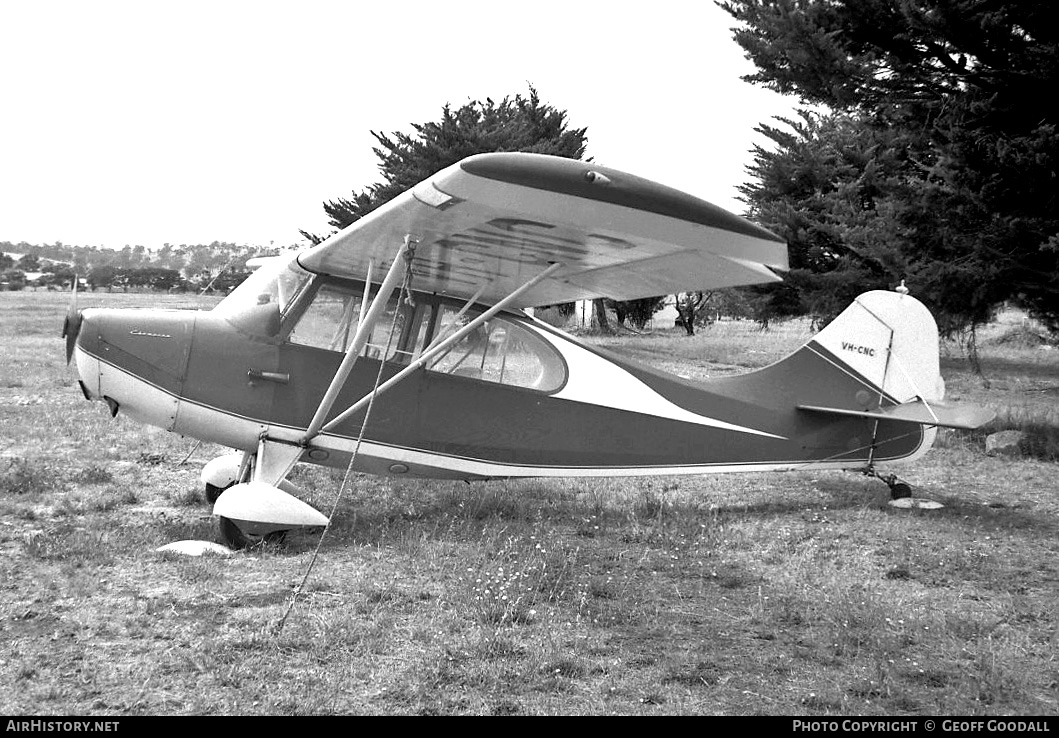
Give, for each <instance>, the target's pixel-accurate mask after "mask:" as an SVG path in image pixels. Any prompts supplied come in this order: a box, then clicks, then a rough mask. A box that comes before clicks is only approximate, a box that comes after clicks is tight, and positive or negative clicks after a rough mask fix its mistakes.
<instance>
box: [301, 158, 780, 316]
mask: <svg viewBox="0 0 1059 738" xmlns="http://www.w3.org/2000/svg"><path fill="white" fill-rule="evenodd" d="M406 237H410V239H411V242H412V243H413V245H414V249H415V250H414V261H413V280H414V283H413V286H414V289H417V290H421V291H425V292H435V293H438V294H446V295H450V296H452V297H457V298H464V299H467V298H469V297H471V296H472V295H476V294H478V298H477V300H478V301H479V302H483V303H486V304H492V303H495V302H496V301H498V300H500V299H502V298H503V297H505V296H506V295H509V294H511V292H512V291H514V290H515V289H516V288H518V287H519V286H520V285H523V284H525V283H526V282H527V281H528V280H530V279H531V278H533V277H534V276H536V275H539V274H540V273H541V272H542V271H543V270H544V269H545V268H547V267H548V266H549V265H550V264H553V263H556V262H557V263H559V264H561V265H562V266H561V267H560V268H558V269H557V270H555V271H554V272H553V273H552V274H551V275H550V276H548V277H547V278H546V279H543V280H541V281H540V282H538V283H536V284H535V285H533V286H532V287H531V288H530V289H528V290H525V291H524V292H523V293H522V294H521V295H520V296H519V298H518V301H517V303H515V305H514V307H533V306H539V305H550V304H555V303H560V302H570V301H573V300H580V299H589V298H596V297H611V298H614V299H618V300H631V299H636V298H641V297H652V296H657V295H665V294H672V293H675V292H680V291H684V290H702V289H717V288H721V287H730V286H734V285H741V284H755V283H762V282H773V281H778V280H779V277H777V276H776V275H775V274H774V273H773V271H771V270H772V269H779V270H785V269H786V268H787V247H786V243H785V242H784V241H783V240H782V239H781V238H780V237H779V236H777V235H775V234H773V233H771V232H770V231H767V230H765V229H764V228H761V227H760V226H757V225H754V224H753V223H751V222H749V221H747V220H745V219H743V218H740V217H739V216H736V215H733V214H732V213H729V212H728V211H726V210H723V209H722V208H719V207H717V206H715V205H711V204H710V203H708V202H705V201H703V200H700V199H698V198H695V197H692V196H691V195H687V194H685V193H683V192H680V191H678V190H675V189H672V188H670V187H665V186H663V185H660V184H657V183H654V182H651V181H649V180H646V179H643V178H641V177H635V176H633V175H629V174H625V173H623V172H619V171H616V170H613V169H607V168H604V167H600V166H596V165H595V164H592V163H589V162H583V161H577V160H574V159H563V158H560V157H554V156H544V155H541V154H525V153H498V154H479V155H476V156H472V157H469V158H467V159H464V160H463V161H460V162H458V163H457V164H454V165H453V166H451V167H449V168H447V169H444V170H442V171H440V172H438V173H437V174H435V175H434V176H432V177H430V178H429V179H427V180H425V181H424V182H421V183H420V184H418V185H416V186H415V187H413V188H412V189H411V190H409V191H407V192H405V193H404V194H402V195H401V196H399V197H397V198H395V199H393V200H391V201H390V202H389V203H387V204H385V205H383V206H382V207H380V208H378V209H377V210H375V211H373V212H371V213H369V214H368V215H367V216H365V217H364V218H361V219H360V220H358V221H357V222H355V223H353V224H352V225H351V226H349V227H348V228H345V229H344V230H342V231H340V232H338V233H336V234H335V235H333V236H331V237H330V238H328V239H327V240H326V241H324V242H323V243H321V244H319V245H318V246H315V247H313V248H311V249H309V250H308V251H306V252H305V253H304V254H302V255H301V256H300V257H299V262H300V263H301V264H302V266H304V267H305V268H307V269H310V270H312V271H316V272H321V273H325V274H332V275H335V276H340V277H353V278H358V279H359V278H363V277H364V276H365V275H366V274H367V273H368V272H369V264H370V265H372V267H373V269H374V270H375V272H374V273H376V274H382V273H383V272H384V271H385V269H386V268H387V267H388V265H389V264H390V263H391V262H392V260H393V258H394V253H395V251H396V247H397V246H398V245H400V244H401V243H402V242H403V241H404V239H405V238H406ZM479 290H483V291H482V292H481V293H480V294H479Z"/></svg>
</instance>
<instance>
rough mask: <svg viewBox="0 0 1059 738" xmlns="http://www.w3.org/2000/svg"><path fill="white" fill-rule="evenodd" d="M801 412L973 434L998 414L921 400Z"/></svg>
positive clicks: (810, 407)
mask: <svg viewBox="0 0 1059 738" xmlns="http://www.w3.org/2000/svg"><path fill="white" fill-rule="evenodd" d="M798 409H799V410H808V411H809V412H814V413H826V414H829V415H850V416H853V417H857V418H874V419H876V420H896V421H898V422H903V423H917V424H919V425H934V426H938V427H940V428H963V429H965V430H971V429H973V428H978V427H980V426H983V425H985V424H986V423H988V422H989V421H990V420H992V419H993V418H994V417H995V416H996V413H994V412H993V411H992V410H989V409H987V408H984V407H977V406H976V405H945V404H942V403H939V402H932V403H930V404H927V403H926V402H923V401H922V400H913V401H912V402H904V403H902V404H900V405H893V406H891V407H886V408H879V409H877V410H845V409H843V408H837V407H820V406H817V405H799V406H798Z"/></svg>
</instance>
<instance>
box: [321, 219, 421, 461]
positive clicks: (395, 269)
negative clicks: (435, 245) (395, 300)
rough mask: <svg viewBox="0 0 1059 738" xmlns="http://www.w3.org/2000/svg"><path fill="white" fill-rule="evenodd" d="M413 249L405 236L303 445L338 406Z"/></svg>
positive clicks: (329, 387)
mask: <svg viewBox="0 0 1059 738" xmlns="http://www.w3.org/2000/svg"><path fill="white" fill-rule="evenodd" d="M414 250H415V241H413V240H412V237H411V236H410V235H406V236H405V237H404V243H402V244H401V247H400V248H399V249H398V250H397V254H396V255H395V256H394V258H393V263H392V264H391V265H390V271H388V272H387V273H386V277H385V278H384V279H383V280H382V284H380V285H379V292H378V294H376V295H375V299H374V300H372V302H371V307H369V308H368V310H367V313H366V314H363V313H362V314H363V315H364V318H363V320H361V321H360V324H359V325H358V326H357V332H356V333H355V334H354V335H353V342H352V343H350V344H349V348H348V349H346V355H345V357H343V359H342V363H341V364H340V365H339V367H338V370H337V371H336V372H335V376H334V377H333V378H332V379H331V384H330V385H328V387H327V392H325V393H324V397H323V399H322V400H320V406H319V407H318V408H316V414H314V415H313V419H312V421H311V422H310V423H309V427H308V428H306V430H305V435H304V436H303V437H302V441H301V442H302V444H306V443H308V442H309V441H311V440H312V439H313V438H315V437H316V436H317V435H319V433H320V428H321V427H322V426H323V424H324V420H326V418H327V415H328V413H330V412H331V407H332V406H333V405H334V404H335V399H337V398H338V393H339V391H340V390H341V389H342V385H344V384H345V383H346V379H347V378H348V377H349V373H350V371H352V370H353V365H354V364H355V363H356V362H357V357H358V356H359V355H360V352H361V350H362V349H363V348H364V345H365V344H366V343H367V342H368V338H369V337H370V336H371V332H372V330H373V329H374V328H375V323H376V322H377V321H378V319H379V316H380V315H381V314H382V311H383V309H384V308H385V307H386V303H387V302H388V301H389V299H390V293H392V292H393V291H394V289H395V288H396V287H397V284H398V282H400V280H401V278H402V277H403V276H404V272H405V269H406V264H405V261H406V259H405V257H406V255H410V254H411V253H412V252H414ZM369 279H370V277H369ZM365 297H367V292H365Z"/></svg>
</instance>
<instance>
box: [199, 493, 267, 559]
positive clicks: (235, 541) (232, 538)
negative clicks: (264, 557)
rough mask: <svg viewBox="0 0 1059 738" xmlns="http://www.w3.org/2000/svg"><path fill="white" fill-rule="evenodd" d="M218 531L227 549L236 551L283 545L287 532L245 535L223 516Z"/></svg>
mask: <svg viewBox="0 0 1059 738" xmlns="http://www.w3.org/2000/svg"><path fill="white" fill-rule="evenodd" d="M207 486H212V485H207ZM218 530H219V532H220V534H221V540H222V541H223V542H224V544H225V545H226V546H228V548H231V549H235V550H236V551H242V550H244V549H247V548H253V547H255V546H263V545H265V544H274V545H278V544H280V543H283V541H284V539H285V538H286V537H287V531H285V530H274V531H271V532H269V533H265V534H264V535H256V534H253V533H246V532H245V531H243V529H242V528H240V527H239V526H238V525H237V524H236V522H235V521H234V520H232V519H230V518H226V517H223V516H221V517H220V525H219V527H218Z"/></svg>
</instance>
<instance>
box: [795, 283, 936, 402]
mask: <svg viewBox="0 0 1059 738" xmlns="http://www.w3.org/2000/svg"><path fill="white" fill-rule="evenodd" d="M812 343H815V344H816V345H817V346H818V347H820V348H822V349H824V351H825V352H826V354H829V356H828V357H827V358H829V359H830V360H832V361H834V362H835V363H837V364H838V365H840V366H841V367H843V368H845V369H846V370H847V371H849V372H851V373H853V374H854V375H857V376H859V377H860V378H862V379H863V380H865V381H866V382H867V383H868V384H870V385H872V386H874V387H877V388H878V389H879V390H880V391H881V393H882V394H883V395H884V396H885V397H886V398H888V399H889V400H890V401H892V402H894V403H897V404H902V403H906V402H912V401H915V400H917V399H918V400H922V401H925V402H927V403H931V402H940V401H941V400H942V399H944V397H945V383H944V381H943V380H942V378H941V372H940V369H939V361H938V326H937V324H936V323H935V322H934V316H933V315H931V314H930V311H929V310H927V308H926V307H925V306H924V305H923V303H921V302H919V300H917V299H915V298H914V297H911V296H909V295H905V294H901V293H899V292H885V291H882V290H876V291H873V292H865V293H864V294H862V295H860V296H859V297H858V298H857V299H856V300H854V302H853V303H852V304H851V305H850V306H849V307H848V308H846V309H845V310H844V311H843V312H842V313H841V314H840V315H839V316H838V317H837V318H835V320H834V321H832V322H831V323H830V324H829V325H828V326H827V327H826V328H824V330H822V331H821V332H820V333H818V334H817V335H816V336H815V337H814V339H813V342H812Z"/></svg>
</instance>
